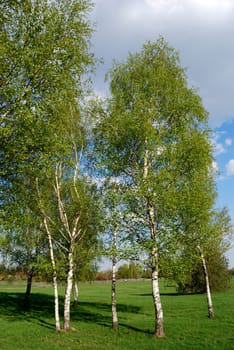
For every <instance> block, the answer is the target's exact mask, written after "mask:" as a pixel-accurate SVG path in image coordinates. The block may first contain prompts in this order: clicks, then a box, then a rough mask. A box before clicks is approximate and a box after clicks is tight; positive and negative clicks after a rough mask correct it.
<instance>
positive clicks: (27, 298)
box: [24, 267, 34, 307]
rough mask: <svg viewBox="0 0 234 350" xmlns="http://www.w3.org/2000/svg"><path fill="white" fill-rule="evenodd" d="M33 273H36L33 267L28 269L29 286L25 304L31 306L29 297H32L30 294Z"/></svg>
mask: <svg viewBox="0 0 234 350" xmlns="http://www.w3.org/2000/svg"><path fill="white" fill-rule="evenodd" d="M33 274H34V268H33V267H31V268H30V269H29V270H28V279H27V288H26V292H25V297H24V305H25V306H26V307H28V306H29V299H30V295H31V288H32V279H33Z"/></svg>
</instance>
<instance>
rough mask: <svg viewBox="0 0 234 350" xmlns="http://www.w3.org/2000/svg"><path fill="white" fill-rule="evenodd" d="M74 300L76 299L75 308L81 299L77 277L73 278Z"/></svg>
mask: <svg viewBox="0 0 234 350" xmlns="http://www.w3.org/2000/svg"><path fill="white" fill-rule="evenodd" d="M73 298H74V306H77V305H78V298H79V288H78V283H77V280H76V278H75V277H73Z"/></svg>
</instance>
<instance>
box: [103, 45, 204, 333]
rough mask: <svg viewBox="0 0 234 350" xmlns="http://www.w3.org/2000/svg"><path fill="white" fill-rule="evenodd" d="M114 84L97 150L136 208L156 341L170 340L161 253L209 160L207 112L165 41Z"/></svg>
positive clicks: (120, 72)
mask: <svg viewBox="0 0 234 350" xmlns="http://www.w3.org/2000/svg"><path fill="white" fill-rule="evenodd" d="M109 78H110V89H111V97H110V99H109V109H108V111H107V113H106V115H105V113H104V114H103V116H100V123H99V125H98V127H97V129H96V139H97V148H98V149H99V152H100V158H101V159H102V163H101V164H103V167H105V166H106V168H107V169H108V172H110V173H111V174H113V175H114V176H121V177H122V178H123V179H124V180H123V181H124V182H125V184H126V186H127V187H128V189H127V193H128V196H129V203H131V201H132V202H133V203H135V204H137V206H136V205H132V206H131V208H132V211H133V213H134V215H135V217H136V218H137V217H138V219H139V225H140V226H139V227H141V232H142V233H141V237H140V238H141V239H140V240H139V242H141V245H142V248H143V249H144V250H147V251H148V254H149V257H150V266H151V271H152V272H151V277H152V294H153V302H154V309H155V331H154V334H155V336H156V337H164V336H165V332H164V325H163V308H162V303H161V298H160V291H159V256H160V250H163V249H164V248H163V247H164V246H165V244H166V242H167V241H169V240H170V236H171V235H170V232H171V229H170V227H171V225H172V224H174V222H175V220H174V218H175V216H174V209H175V206H176V204H177V203H176V201H175V197H174V196H175V195H176V193H177V192H176V189H178V187H179V186H181V184H182V183H183V181H184V180H185V179H186V180H188V179H189V177H190V175H191V173H192V172H193V171H194V169H196V167H197V166H201V164H200V159H205V158H207V157H208V158H209V157H210V145H209V142H208V139H207V131H206V130H207V112H206V111H205V109H204V107H203V105H202V101H201V98H200V97H199V96H198V94H197V92H196V91H195V90H194V89H192V88H189V87H188V84H187V78H186V75H185V71H184V69H183V68H182V67H181V65H180V62H179V57H178V55H177V53H176V52H175V51H174V49H172V48H170V47H169V46H168V44H167V43H166V42H165V41H164V39H163V38H160V39H159V40H158V41H157V42H156V43H148V44H146V45H145V46H144V47H143V49H142V51H141V52H139V53H136V54H134V55H133V54H130V55H129V58H128V60H127V61H126V63H123V64H121V63H120V64H118V63H115V64H114V66H113V68H112V70H111V71H110V73H109ZM201 163H202V164H204V162H201ZM187 182H188V181H187ZM139 215H140V216H139ZM136 239H137V235H136Z"/></svg>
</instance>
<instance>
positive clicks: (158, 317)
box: [149, 206, 165, 338]
mask: <svg viewBox="0 0 234 350" xmlns="http://www.w3.org/2000/svg"><path fill="white" fill-rule="evenodd" d="M149 222H150V229H151V238H152V244H153V246H152V249H151V265H152V294H153V301H154V309H155V332H154V335H155V336H156V337H158V338H162V337H164V336H165V334H164V327H163V308H162V303H161V297H160V290H159V273H158V270H159V269H158V250H157V246H156V244H157V243H156V242H155V239H156V235H157V231H156V228H155V223H154V213H153V207H152V206H150V208H149Z"/></svg>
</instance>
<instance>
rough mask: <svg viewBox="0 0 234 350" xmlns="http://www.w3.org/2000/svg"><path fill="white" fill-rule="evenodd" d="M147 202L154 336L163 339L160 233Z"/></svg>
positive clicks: (146, 160) (146, 166)
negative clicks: (159, 260) (159, 254)
mask: <svg viewBox="0 0 234 350" xmlns="http://www.w3.org/2000/svg"><path fill="white" fill-rule="evenodd" d="M147 145H148V142H147V140H145V146H146V150H145V156H144V168H143V179H144V180H147V177H148V170H149V151H148V149H147ZM146 200H147V212H148V221H149V228H150V234H151V242H152V248H151V271H152V274H151V278H152V295H153V302H154V310H155V331H154V335H155V336H156V337H158V338H162V337H164V336H165V333H164V326H163V308H162V303H161V298H160V291H159V274H158V270H159V269H158V248H157V242H156V238H157V235H158V231H157V228H156V224H155V214H154V206H153V205H152V203H151V201H150V199H149V197H148V196H147V197H146Z"/></svg>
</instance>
